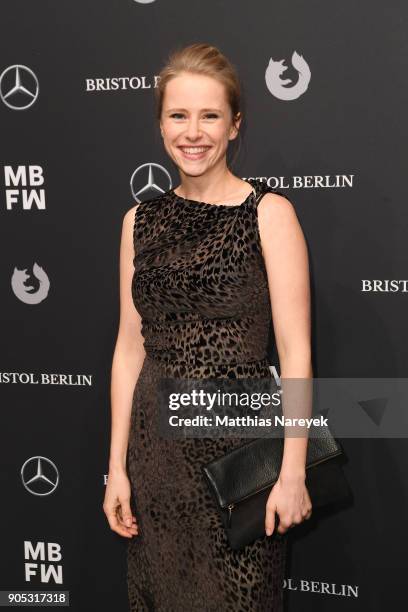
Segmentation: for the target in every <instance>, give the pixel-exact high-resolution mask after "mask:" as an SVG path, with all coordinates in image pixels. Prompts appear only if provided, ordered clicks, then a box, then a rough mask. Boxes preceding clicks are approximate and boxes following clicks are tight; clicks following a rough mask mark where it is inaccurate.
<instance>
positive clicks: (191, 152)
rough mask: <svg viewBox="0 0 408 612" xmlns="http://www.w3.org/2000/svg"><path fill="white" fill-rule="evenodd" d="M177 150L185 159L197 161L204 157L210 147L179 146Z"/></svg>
mask: <svg viewBox="0 0 408 612" xmlns="http://www.w3.org/2000/svg"><path fill="white" fill-rule="evenodd" d="M179 149H180V151H181V153H182V154H183V157H184V158H185V159H191V160H198V159H203V158H204V157H205V155H206V153H207V151H208V150H209V149H211V146H210V145H201V146H179Z"/></svg>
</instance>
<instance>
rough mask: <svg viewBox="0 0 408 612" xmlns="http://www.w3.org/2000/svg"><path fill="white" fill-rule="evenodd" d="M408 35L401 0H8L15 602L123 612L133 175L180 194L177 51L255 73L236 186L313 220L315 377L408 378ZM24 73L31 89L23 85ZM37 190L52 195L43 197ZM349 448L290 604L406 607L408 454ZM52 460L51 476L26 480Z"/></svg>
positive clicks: (5, 584)
mask: <svg viewBox="0 0 408 612" xmlns="http://www.w3.org/2000/svg"><path fill="white" fill-rule="evenodd" d="M407 21H408V7H407V5H406V3H403V2H402V1H400V0H393V2H391V3H389V4H388V5H386V4H385V3H383V2H378V1H374V2H373V1H372V2H368V1H367V0H363V1H362V2H359V3H355V2H354V3H353V2H350V0H345V1H343V2H341V3H330V2H329V3H328V2H323V1H322V0H317V1H315V2H313V3H307V2H300V1H292V2H287V1H285V2H283V1H276V2H268V1H266V0H263V1H256V0H255V1H254V2H250V3H248V2H244V1H243V0H236V1H235V2H221V1H220V0H207V2H195V1H192V0H175V1H173V2H166V1H165V0H155V1H153V2H150V3H142V2H138V1H137V0H136V1H135V0H116V1H115V2H113V1H110V2H109V1H108V0H99V1H98V2H96V1H95V0H82V1H81V2H72V1H71V2H67V1H66V0H62V1H61V2H58V3H56V2H52V1H46V0H43V1H39V2H35V3H34V2H30V1H28V0H12V1H11V0H3V1H2V3H1V19H0V32H1V36H0V45H1V65H0V73H1V79H0V81H1V82H0V91H1V100H0V120H1V136H2V137H1V154H2V162H1V165H2V166H3V171H2V173H1V179H0V180H1V194H0V204H1V228H2V239H1V257H0V267H1V291H2V296H1V301H2V312H3V325H2V351H1V365H0V372H1V386H0V391H1V400H2V403H1V406H2V410H1V452H2V469H1V475H2V488H1V490H2V502H1V507H2V518H1V522H0V525H1V555H2V566H3V569H2V572H1V579H0V580H1V585H0V586H1V589H26V590H28V589H34V590H39V589H54V588H55V589H64V590H69V591H70V595H71V608H72V609H73V610H90V609H95V610H117V611H118V612H119V611H120V610H123V611H125V610H127V594H126V584H125V546H126V542H127V541H125V540H124V539H121V538H120V537H119V536H116V534H114V533H113V532H111V531H110V530H109V528H108V525H107V522H106V520H105V516H104V514H103V512H102V503H103V495H104V487H105V478H106V472H107V465H108V448H109V425H110V413H109V410H110V406H109V382H110V367H111V359H112V354H113V348H114V342H115V338H116V332H117V325H118V314H119V310H118V309H119V301H118V282H119V279H118V256H119V240H120V229H121V223H122V218H123V215H124V213H125V212H126V211H127V210H128V209H129V208H130V207H131V206H133V205H134V197H133V195H132V189H131V177H132V175H133V173H134V172H135V170H138V172H136V174H135V175H134V181H133V188H134V189H136V191H137V190H138V189H140V188H141V187H142V186H143V185H144V184H145V183H146V181H147V172H146V168H140V166H143V164H147V163H153V164H158V166H154V167H153V169H154V170H155V171H157V180H158V182H159V185H161V186H162V188H163V189H167V188H169V187H170V186H176V185H177V184H178V177H177V172H176V168H175V167H174V166H173V165H172V164H171V162H170V160H169V159H168V158H167V156H166V154H165V152H164V150H163V149H162V145H161V140H160V138H159V131H158V127H157V124H156V119H155V113H154V105H153V88H154V85H155V77H156V76H157V74H158V72H159V70H160V68H161V66H162V64H163V62H164V61H165V59H166V57H167V54H168V52H169V51H170V50H171V49H173V48H174V47H175V46H177V45H185V44H189V43H192V42H209V43H212V44H215V45H217V46H219V47H220V48H221V50H222V51H223V52H224V53H225V54H226V55H227V56H228V57H229V58H230V59H231V61H232V62H233V63H234V64H235V65H236V66H237V68H238V70H239V74H240V77H241V80H242V83H243V90H244V97H245V112H246V118H245V119H246V126H245V129H244V147H243V149H242V153H241V155H240V158H239V163H238V165H237V166H236V168H235V172H236V174H237V175H239V176H242V177H249V176H257V177H265V180H268V181H269V184H270V185H271V186H272V187H277V188H279V189H282V190H285V191H286V192H287V194H288V196H289V197H290V199H291V201H292V202H293V203H294V205H295V208H296V211H297V214H298V217H299V219H300V221H301V223H302V227H303V229H304V233H305V235H306V239H307V242H308V247H309V256H310V265H311V273H312V297H313V350H314V373H315V376H319V377H380V376H381V377H403V376H405V374H406V363H407V346H408V344H407V342H406V322H405V319H406V299H407V297H406V292H404V291H403V286H402V285H401V284H399V285H397V287H398V290H397V291H395V290H391V288H390V287H389V286H388V288H387V284H386V282H385V281H387V280H392V279H397V280H403V279H404V278H406V276H404V274H406V263H407V257H406V255H407V251H406V248H405V234H406V227H407V208H406V203H405V179H406V168H405V164H406V152H405V148H404V145H405V144H406V136H407V131H406V127H407V119H406V107H407V91H408V87H407V82H406V73H407V59H406V58H407V57H408V54H407V51H408V49H407V36H406V31H407ZM294 51H296V52H297V53H298V54H299V55H301V56H303V59H304V61H305V62H306V64H307V66H308V68H309V69H310V72H311V79H310V82H309V84H308V86H307V88H306V91H304V93H302V94H300V95H299V96H298V97H295V98H294V99H292V100H289V101H285V100H282V99H279V96H276V95H274V94H273V93H271V92H270V91H269V89H268V87H267V86H266V82H265V70H266V68H267V66H268V63H269V60H270V58H271V57H272V58H273V60H274V61H279V60H282V59H284V60H285V65H286V66H287V67H288V68H287V70H286V72H284V73H283V74H282V75H281V77H280V78H281V79H286V78H288V79H291V80H292V81H291V83H289V84H288V87H292V86H293V87H296V83H297V81H298V79H299V83H300V82H301V80H302V77H303V75H302V74H298V72H297V70H296V69H295V67H294V66H293V65H292V55H293V53H294ZM18 65H21V66H22V67H21V68H19V69H17V68H16V66H18ZM31 71H32V72H31ZM17 74H20V76H21V83H22V85H24V86H25V87H26V88H27V90H28V92H27V91H25V90H21V89H20V90H19V91H17V92H16V93H13V92H12V91H11V90H12V88H13V86H14V85H15V84H16V75H17ZM125 77H126V78H127V79H124V80H122V81H117V83H118V84H119V85H118V87H116V85H115V82H113V81H110V87H108V79H113V78H125ZM132 77H133V78H132ZM129 78H131V80H129ZM96 79H102V81H99V84H98V82H97V81H96ZM276 83H277V81H276V80H275V85H276ZM101 85H103V86H104V89H101ZM97 87H99V89H98V88H97ZM10 91H11V93H10ZM294 91H295V90H294ZM30 92H31V93H34V96H35V95H36V93H38V96H37V97H36V98H33V97H32V96H31V94H30ZM7 94H10V95H7ZM24 106H25V108H24ZM166 171H167V172H168V173H169V175H170V177H171V184H169V183H168V181H167V178H166V177H167V175H166ZM19 172H20V174H19ZM13 177H14V178H15V181H14V182H13ZM24 177H27V181H24ZM38 177H40V178H39V181H38V180H36V178H38ZM317 177H324V178H323V179H322V181H321V182H320V183H319V181H318V179H317ZM41 189H43V190H44V191H43V192H42V195H41V191H40V190H41ZM27 194H28V195H31V197H32V196H33V195H34V196H35V195H36V194H39V196H41V197H42V198H43V199H41V197H39V200H38V201H36V200H35V199H34V200H33V201H32V202H31V205H30V204H25V203H24V202H25V199H24V198H25V196H26V195H27ZM147 195H150V194H147ZM142 199H143V198H142ZM35 264H37V265H38V266H40V268H41V269H38V268H36V266H35ZM24 269H25V270H26V273H27V275H28V280H27V282H26V283H25V285H24V276H23V275H22V274H23V273H22V272H19V271H21V270H24ZM374 280H377V281H379V284H378V283H377V285H376V286H374V285H373V281H374ZM364 281H366V282H365V284H364ZM27 287H32V289H30V290H29V289H27ZM364 289H366V290H364ZM30 295H31V297H29V296H30ZM33 295H34V297H32V296H33ZM30 301H33V302H34V303H28V302H30ZM7 373H9V375H8V376H7ZM10 373H17V374H15V375H14V376H12V375H10ZM51 374H54V375H55V376H54V380H53V381H52V382H53V384H48V383H49V382H50V380H49V379H48V380H44V379H43V378H42V377H44V376H50V375H51ZM64 376H65V378H64ZM344 446H345V449H346V451H347V455H348V459H349V461H348V464H347V467H346V470H347V476H348V478H349V480H350V482H351V484H352V487H353V490H354V496H355V499H354V504H353V506H352V507H350V508H348V509H347V510H344V511H342V512H340V513H338V514H335V515H331V516H329V517H327V518H325V519H324V520H322V521H321V522H320V523H319V524H314V525H313V524H312V525H308V526H307V527H306V526H305V527H303V526H302V527H301V528H299V529H298V530H296V533H295V531H293V532H292V534H291V542H292V545H291V554H290V558H289V561H288V567H287V572H286V576H287V580H286V584H285V586H286V592H287V609H288V610H296V611H298V610H299V611H300V610H301V611H302V612H303V611H304V610H312V609H313V610H325V611H326V610H327V611H328V610H330V611H332V610H347V611H348V610H371V611H375V612H376V611H380V610H381V611H382V610H384V609H386V606H387V608H388V607H389V606H390V609H392V607H393V606H395V607H396V606H398V609H400V607H401V605H402V604H403V603H404V601H405V599H406V598H405V582H404V578H405V569H406V549H407V546H406V545H407V538H406V533H405V532H402V530H403V529H404V524H405V516H406V512H407V499H406V495H407V487H406V484H405V480H404V476H405V471H406V465H407V461H406V442H405V440H404V439H401V440H390V439H380V440H356V439H347V440H345V441H344ZM37 457H40V461H39V462H38V461H37V459H36V458H37ZM26 461H28V463H27V464H26V465H25V462H26ZM50 462H52V463H50ZM23 466H24V468H23ZM38 466H40V468H41V469H42V470H43V471H44V476H45V477H46V478H48V479H49V480H47V479H46V478H41V477H40V478H37V479H34V480H33V481H31V480H30V479H31V477H32V476H34V475H35V474H36V472H37V468H38ZM22 468H23V469H22ZM57 478H58V480H57ZM55 485H56V486H55ZM30 547H32V548H31V549H30ZM30 550H31V552H30ZM37 553H38V554H37ZM30 571H31V572H33V573H32V574H30V573H29V572H30ZM47 572H51V574H50V575H49V574H48V573H47ZM47 576H48V578H47ZM326 583H327V586H325V584H326ZM325 591H326V592H325Z"/></svg>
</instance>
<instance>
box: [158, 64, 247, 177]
mask: <svg viewBox="0 0 408 612" xmlns="http://www.w3.org/2000/svg"><path fill="white" fill-rule="evenodd" d="M240 122H241V118H240V117H239V119H238V120H237V121H236V122H235V126H234V125H233V124H232V114H231V109H230V106H229V104H228V102H227V99H226V95H225V88H224V85H222V83H220V82H219V81H217V80H216V79H213V78H212V77H208V76H203V75H198V74H192V73H188V72H183V73H182V74H180V75H179V76H177V77H174V78H173V79H171V80H170V81H169V82H168V83H167V85H166V90H165V94H164V99H163V107H162V115H161V120H160V127H161V131H162V136H163V143H164V147H165V149H166V151H167V153H168V155H169V156H170V157H171V158H172V160H173V161H174V163H175V164H176V165H177V166H178V168H179V170H181V171H182V172H184V173H185V174H186V175H189V176H200V175H201V174H204V173H205V172H207V171H208V170H209V169H210V168H213V167H214V166H216V165H217V164H219V163H222V164H223V165H225V163H226V151H227V147H228V141H229V140H233V139H234V138H236V136H237V134H238V129H239V125H240Z"/></svg>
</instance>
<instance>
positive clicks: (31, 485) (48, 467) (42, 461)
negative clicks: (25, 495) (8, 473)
mask: <svg viewBox="0 0 408 612" xmlns="http://www.w3.org/2000/svg"><path fill="white" fill-rule="evenodd" d="M21 480H22V482H23V485H24V487H25V488H26V489H27V491H29V492H30V493H32V494H33V495H51V493H53V492H54V491H55V489H56V488H57V486H58V482H59V474H58V470H57V466H56V465H55V463H53V462H52V461H51V460H50V459H47V457H41V456H40V455H37V456H35V457H30V459H27V461H26V462H25V463H24V464H23V467H22V468H21Z"/></svg>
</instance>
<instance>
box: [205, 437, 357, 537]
mask: <svg viewBox="0 0 408 612" xmlns="http://www.w3.org/2000/svg"><path fill="white" fill-rule="evenodd" d="M320 436H321V437H320ZM320 436H319V437H309V438H308V447H307V456H306V480H305V484H306V487H307V489H308V492H309V496H310V500H311V502H312V507H313V509H314V508H319V507H321V506H326V505H328V504H332V503H335V502H340V501H344V500H345V499H346V498H348V497H349V496H350V493H351V491H350V488H349V485H348V483H347V480H346V478H345V476H344V473H343V470H342V467H341V465H340V464H339V461H338V460H339V458H340V457H341V456H342V455H343V449H342V447H341V446H340V443H339V442H338V441H337V440H336V439H335V438H334V437H333V436H332V434H331V433H330V431H329V430H328V429H327V428H325V429H324V431H323V433H321V432H320ZM283 444H284V440H283V438H281V437H279V438H257V439H252V440H251V441H249V442H247V443H245V444H243V445H241V446H239V447H236V448H234V449H233V450H231V451H229V452H228V453H226V454H225V455H223V456H222V457H219V458H216V459H214V460H213V461H211V462H210V463H207V464H206V465H204V466H202V471H203V473H204V475H205V478H206V480H207V483H208V485H209V487H210V490H211V492H212V494H213V496H214V499H215V502H216V505H217V509H218V511H219V513H220V516H221V520H222V523H223V526H224V528H225V531H226V536H227V540H228V543H229V545H230V547H231V548H233V549H240V548H242V547H244V546H245V545H247V544H250V543H252V542H254V541H255V540H256V539H258V538H261V537H263V536H265V537H273V535H275V534H277V535H280V534H279V533H278V532H276V527H277V525H278V521H279V516H278V515H275V516H276V522H275V530H274V533H273V535H272V536H266V534H265V512H266V502H267V500H268V496H269V494H270V492H271V489H272V487H273V485H274V484H275V482H276V481H277V479H278V476H279V471H280V466H281V463H282V456H283Z"/></svg>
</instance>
